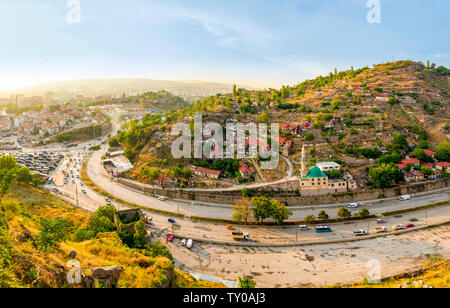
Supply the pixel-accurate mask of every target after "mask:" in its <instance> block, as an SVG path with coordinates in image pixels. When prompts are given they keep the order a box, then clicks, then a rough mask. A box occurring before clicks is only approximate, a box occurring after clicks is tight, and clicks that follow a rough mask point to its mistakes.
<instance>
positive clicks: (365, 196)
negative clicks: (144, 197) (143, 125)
mask: <svg viewBox="0 0 450 308" xmlns="http://www.w3.org/2000/svg"><path fill="white" fill-rule="evenodd" d="M119 183H121V184H122V185H125V186H128V187H130V188H133V189H136V190H139V191H142V192H143V191H144V185H141V184H140V183H136V182H133V181H129V180H126V179H119ZM297 184H298V182H297ZM449 184H450V180H449V179H446V180H439V181H429V182H425V183H416V184H412V185H403V186H397V187H394V188H388V189H374V190H368V191H357V192H348V193H342V194H334V195H333V194H325V195H321V196H308V195H307V192H305V191H304V192H302V193H301V194H302V195H301V196H298V195H297V193H296V192H295V190H293V189H292V190H290V189H288V188H289V187H291V188H295V189H296V188H297V187H298V186H294V182H293V181H290V182H284V183H281V184H278V185H275V186H271V187H261V188H258V189H252V190H251V191H252V193H253V195H254V196H267V197H271V198H276V199H278V200H280V201H283V202H287V204H288V205H292V206H293V205H305V206H306V205H317V204H333V203H338V202H339V203H351V202H358V201H365V200H374V199H379V198H392V197H396V196H401V195H408V194H415V193H420V192H426V191H429V190H435V189H440V188H445V187H449V186H450V185H449ZM145 193H146V194H149V195H151V194H157V195H162V196H166V197H168V198H173V199H185V200H195V201H203V202H215V203H225V204H234V203H235V202H236V201H237V200H239V199H241V198H242V191H241V190H236V191H221V192H218V191H207V190H202V191H189V190H181V189H162V188H156V187H149V186H146V187H145Z"/></svg>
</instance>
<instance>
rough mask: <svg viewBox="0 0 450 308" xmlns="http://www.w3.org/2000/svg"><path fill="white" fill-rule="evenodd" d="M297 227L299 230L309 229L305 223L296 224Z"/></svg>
mask: <svg viewBox="0 0 450 308" xmlns="http://www.w3.org/2000/svg"><path fill="white" fill-rule="evenodd" d="M298 229H299V230H301V231H307V230H309V226H307V225H300V226H298Z"/></svg>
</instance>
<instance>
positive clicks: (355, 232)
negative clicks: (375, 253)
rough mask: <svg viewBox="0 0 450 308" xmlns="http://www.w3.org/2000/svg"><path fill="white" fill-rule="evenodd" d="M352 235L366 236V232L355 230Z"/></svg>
mask: <svg viewBox="0 0 450 308" xmlns="http://www.w3.org/2000/svg"><path fill="white" fill-rule="evenodd" d="M353 234H354V235H355V236H364V235H367V231H366V230H355V231H353Z"/></svg>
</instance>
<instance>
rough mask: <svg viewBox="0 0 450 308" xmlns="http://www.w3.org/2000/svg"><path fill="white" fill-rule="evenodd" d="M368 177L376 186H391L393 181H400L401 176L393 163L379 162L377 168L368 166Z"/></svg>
mask: <svg viewBox="0 0 450 308" xmlns="http://www.w3.org/2000/svg"><path fill="white" fill-rule="evenodd" d="M369 177H370V180H371V182H372V184H373V185H374V186H375V187H377V188H388V187H392V185H393V184H394V183H395V182H398V181H400V180H401V179H402V178H403V176H402V174H401V173H400V171H399V170H398V168H397V166H395V165H394V164H392V163H391V164H381V165H380V166H379V167H378V168H370V170H369Z"/></svg>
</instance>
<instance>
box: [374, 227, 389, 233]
mask: <svg viewBox="0 0 450 308" xmlns="http://www.w3.org/2000/svg"><path fill="white" fill-rule="evenodd" d="M384 232H387V228H386V227H375V233H384Z"/></svg>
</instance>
